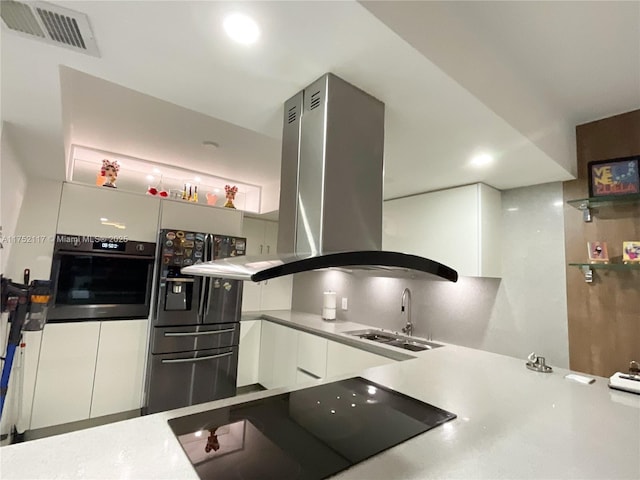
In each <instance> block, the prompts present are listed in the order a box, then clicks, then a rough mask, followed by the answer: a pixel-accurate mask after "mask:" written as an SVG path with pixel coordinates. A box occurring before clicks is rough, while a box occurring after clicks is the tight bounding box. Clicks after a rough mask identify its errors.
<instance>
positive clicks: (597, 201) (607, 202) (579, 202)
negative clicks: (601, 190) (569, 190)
mask: <svg viewBox="0 0 640 480" xmlns="http://www.w3.org/2000/svg"><path fill="white" fill-rule="evenodd" d="M567 203H568V204H569V205H571V206H572V207H573V208H577V209H578V210H582V215H583V220H584V221H585V222H590V221H591V209H592V208H598V207H615V206H617V205H629V204H636V205H640V194H633V195H619V196H618V195H609V196H606V197H589V198H578V199H576V200H569V201H567Z"/></svg>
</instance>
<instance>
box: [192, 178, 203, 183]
mask: <svg viewBox="0 0 640 480" xmlns="http://www.w3.org/2000/svg"><path fill="white" fill-rule="evenodd" d="M193 180H194V181H195V182H196V183H202V179H201V178H200V177H195V178H194V179H193Z"/></svg>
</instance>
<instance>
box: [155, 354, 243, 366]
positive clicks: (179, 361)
mask: <svg viewBox="0 0 640 480" xmlns="http://www.w3.org/2000/svg"><path fill="white" fill-rule="evenodd" d="M229 355H233V352H227V353H221V354H220V355H209V356H208V357H198V358H176V359H173V360H160V362H161V363H190V362H202V361H203V360H213V359H215V358H222V357H228V356H229Z"/></svg>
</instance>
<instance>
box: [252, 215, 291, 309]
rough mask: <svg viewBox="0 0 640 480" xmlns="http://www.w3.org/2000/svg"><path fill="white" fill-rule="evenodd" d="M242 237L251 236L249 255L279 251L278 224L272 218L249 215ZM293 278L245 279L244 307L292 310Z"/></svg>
mask: <svg viewBox="0 0 640 480" xmlns="http://www.w3.org/2000/svg"><path fill="white" fill-rule="evenodd" d="M242 236H244V237H246V238H247V255H273V254H275V253H276V251H277V243H278V224H277V223H276V222H271V221H268V220H258V219H256V218H245V219H244V222H243V226H242ZM292 290H293V277H292V276H291V275H287V276H284V277H279V278H274V279H272V280H266V281H264V282H260V283H254V282H251V281H245V282H244V290H243V293H242V310H243V311H245V312H248V311H259V310H288V309H290V308H291V292H292Z"/></svg>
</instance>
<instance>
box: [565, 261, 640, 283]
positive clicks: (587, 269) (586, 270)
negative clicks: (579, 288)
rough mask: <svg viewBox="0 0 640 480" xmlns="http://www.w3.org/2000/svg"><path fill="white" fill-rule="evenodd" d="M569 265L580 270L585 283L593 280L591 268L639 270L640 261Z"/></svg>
mask: <svg viewBox="0 0 640 480" xmlns="http://www.w3.org/2000/svg"><path fill="white" fill-rule="evenodd" d="M569 266H571V267H578V268H579V269H580V270H582V273H583V274H584V281H585V282H587V283H591V282H593V270H616V271H631V270H638V271H640V263H570V264H569Z"/></svg>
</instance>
